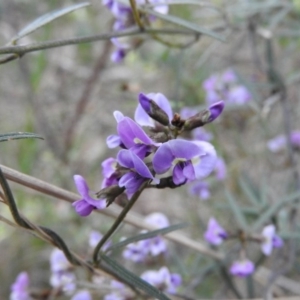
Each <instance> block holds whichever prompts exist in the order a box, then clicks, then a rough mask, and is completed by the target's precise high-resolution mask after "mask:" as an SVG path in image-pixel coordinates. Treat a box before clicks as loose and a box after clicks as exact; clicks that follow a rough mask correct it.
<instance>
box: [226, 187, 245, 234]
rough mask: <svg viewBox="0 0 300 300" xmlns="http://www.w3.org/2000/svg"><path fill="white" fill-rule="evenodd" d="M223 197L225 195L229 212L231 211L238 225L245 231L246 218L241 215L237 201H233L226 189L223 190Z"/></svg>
mask: <svg viewBox="0 0 300 300" xmlns="http://www.w3.org/2000/svg"><path fill="white" fill-rule="evenodd" d="M225 195H226V198H227V200H228V203H229V205H230V207H231V210H232V212H233V214H234V216H235V217H236V220H237V222H238V225H239V226H240V227H241V229H243V230H247V228H248V224H247V221H246V218H245V216H244V214H243V213H242V211H241V209H240V207H239V205H238V203H237V201H236V200H235V198H234V197H233V195H232V194H231V193H230V192H229V191H228V190H227V189H226V190H225Z"/></svg>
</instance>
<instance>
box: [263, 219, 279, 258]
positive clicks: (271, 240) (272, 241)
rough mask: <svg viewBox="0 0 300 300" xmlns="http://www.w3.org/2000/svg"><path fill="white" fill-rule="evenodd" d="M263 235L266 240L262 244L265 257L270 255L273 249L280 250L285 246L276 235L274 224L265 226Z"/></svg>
mask: <svg viewBox="0 0 300 300" xmlns="http://www.w3.org/2000/svg"><path fill="white" fill-rule="evenodd" d="M261 234H262V236H263V238H264V241H263V242H262V244H261V251H262V252H263V253H264V254H265V255H270V254H271V253H272V250H273V248H280V247H282V246H283V241H282V239H281V238H280V237H279V236H278V235H277V234H276V228H275V226H274V225H273V224H271V225H267V226H265V227H264V228H263V230H262V233H261Z"/></svg>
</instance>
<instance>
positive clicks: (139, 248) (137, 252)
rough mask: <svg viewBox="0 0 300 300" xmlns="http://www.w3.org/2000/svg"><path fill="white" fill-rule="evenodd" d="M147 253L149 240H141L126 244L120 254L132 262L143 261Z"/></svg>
mask: <svg viewBox="0 0 300 300" xmlns="http://www.w3.org/2000/svg"><path fill="white" fill-rule="evenodd" d="M148 253H149V241H148V240H141V241H137V242H135V243H131V244H129V245H127V246H126V248H125V249H124V251H123V253H122V255H123V257H124V258H125V259H128V260H131V261H134V262H144V261H146V259H147V257H148Z"/></svg>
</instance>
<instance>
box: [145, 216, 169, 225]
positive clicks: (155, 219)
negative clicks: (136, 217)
mask: <svg viewBox="0 0 300 300" xmlns="http://www.w3.org/2000/svg"><path fill="white" fill-rule="evenodd" d="M144 221H145V222H146V223H148V224H150V225H152V226H155V227H158V228H165V227H168V226H170V222H169V220H168V218H167V217H166V216H165V215H164V214H163V213H161V212H154V213H152V214H149V215H147V216H146V217H145V219H144Z"/></svg>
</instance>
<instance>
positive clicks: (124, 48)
mask: <svg viewBox="0 0 300 300" xmlns="http://www.w3.org/2000/svg"><path fill="white" fill-rule="evenodd" d="M110 40H111V42H112V43H113V44H114V45H115V47H116V49H115V51H114V52H113V53H112V54H111V57H110V59H111V61H112V62H114V63H120V62H121V61H123V60H124V58H125V56H126V54H127V52H128V50H129V48H130V45H128V44H125V43H122V42H120V39H119V38H111V39H110Z"/></svg>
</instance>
